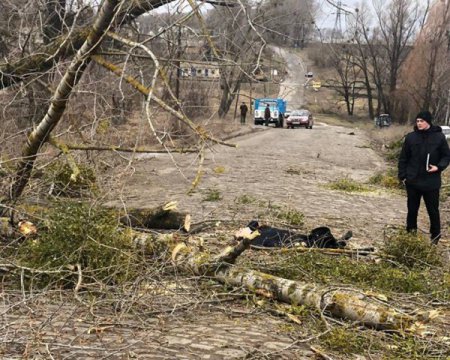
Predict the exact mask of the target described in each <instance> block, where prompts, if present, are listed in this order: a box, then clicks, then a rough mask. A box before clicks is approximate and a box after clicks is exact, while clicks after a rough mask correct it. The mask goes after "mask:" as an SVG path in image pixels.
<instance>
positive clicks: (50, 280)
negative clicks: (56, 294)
mask: <svg viewBox="0 0 450 360" xmlns="http://www.w3.org/2000/svg"><path fill="white" fill-rule="evenodd" d="M38 228H39V232H38V237H37V238H35V239H28V240H27V241H26V242H24V243H23V244H21V246H20V247H19V248H18V250H17V256H18V259H19V260H20V263H21V265H23V266H26V267H30V268H33V269H38V270H44V271H54V272H53V273H51V272H49V273H42V274H40V275H39V273H38V275H35V277H34V279H33V283H34V284H36V283H39V284H40V285H42V286H47V285H49V284H53V285H55V286H59V285H63V286H69V287H72V286H74V284H76V282H77V281H78V277H77V272H78V271H81V273H82V276H83V282H84V283H85V282H88V283H94V282H95V283H98V284H100V283H106V284H119V283H121V282H123V281H125V280H127V279H129V278H131V277H134V276H136V275H137V274H138V273H139V270H140V269H139V268H138V264H139V263H140V262H139V261H138V254H137V252H136V251H134V248H133V246H132V238H131V236H130V235H129V234H127V233H126V232H123V231H120V229H119V227H118V223H117V219H116V217H115V216H114V214H112V213H111V212H110V211H109V210H106V209H103V208H96V207H93V206H90V205H89V204H85V203H77V202H74V201H68V200H66V201H64V202H58V203H56V204H55V205H54V207H52V208H51V209H49V210H48V213H47V216H46V221H45V223H41V224H38ZM58 271H60V272H58Z"/></svg>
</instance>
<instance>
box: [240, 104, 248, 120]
mask: <svg viewBox="0 0 450 360" xmlns="http://www.w3.org/2000/svg"><path fill="white" fill-rule="evenodd" d="M239 109H240V110H241V124H242V125H243V124H245V117H246V116H247V111H248V107H247V105H245V102H243V103H242V104H241V106H240V107H239Z"/></svg>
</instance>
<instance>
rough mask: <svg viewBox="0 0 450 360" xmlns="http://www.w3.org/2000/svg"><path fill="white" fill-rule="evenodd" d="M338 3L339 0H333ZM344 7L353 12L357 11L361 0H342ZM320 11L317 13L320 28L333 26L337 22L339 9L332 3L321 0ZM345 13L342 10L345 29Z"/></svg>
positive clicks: (342, 22)
mask: <svg viewBox="0 0 450 360" xmlns="http://www.w3.org/2000/svg"><path fill="white" fill-rule="evenodd" d="M333 2H335V3H336V4H337V3H338V0H333ZM341 2H342V7H343V8H344V9H346V10H348V11H351V12H352V13H355V8H357V7H358V4H359V3H360V1H359V0H341ZM318 4H319V11H318V14H317V26H318V27H319V28H321V29H322V28H332V27H334V24H335V22H336V15H337V9H336V8H335V7H333V6H332V5H330V4H329V3H328V2H327V1H326V0H319V1H318ZM345 18H346V16H345V14H344V13H342V12H341V24H342V28H343V29H345Z"/></svg>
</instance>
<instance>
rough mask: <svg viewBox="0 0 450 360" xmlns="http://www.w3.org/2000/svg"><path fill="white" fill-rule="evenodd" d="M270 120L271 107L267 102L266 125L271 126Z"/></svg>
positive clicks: (265, 111)
mask: <svg viewBox="0 0 450 360" xmlns="http://www.w3.org/2000/svg"><path fill="white" fill-rule="evenodd" d="M269 120H270V107H269V104H266V109H265V110H264V125H266V126H269Z"/></svg>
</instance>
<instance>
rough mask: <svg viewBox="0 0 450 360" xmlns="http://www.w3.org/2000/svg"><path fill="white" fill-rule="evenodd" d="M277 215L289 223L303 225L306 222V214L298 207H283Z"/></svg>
mask: <svg viewBox="0 0 450 360" xmlns="http://www.w3.org/2000/svg"><path fill="white" fill-rule="evenodd" d="M275 217H276V218H277V219H280V220H283V221H285V222H286V223H287V224H288V225H295V226H303V225H304V223H305V215H304V214H303V213H301V212H300V211H298V210H296V209H291V208H287V209H282V210H280V211H278V212H277V213H276V214H275Z"/></svg>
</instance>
